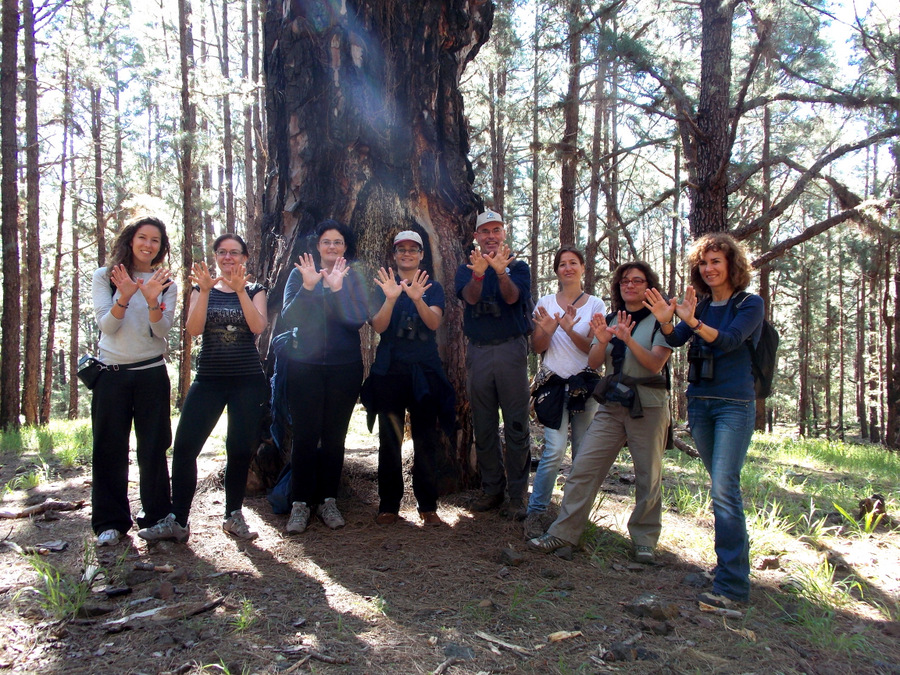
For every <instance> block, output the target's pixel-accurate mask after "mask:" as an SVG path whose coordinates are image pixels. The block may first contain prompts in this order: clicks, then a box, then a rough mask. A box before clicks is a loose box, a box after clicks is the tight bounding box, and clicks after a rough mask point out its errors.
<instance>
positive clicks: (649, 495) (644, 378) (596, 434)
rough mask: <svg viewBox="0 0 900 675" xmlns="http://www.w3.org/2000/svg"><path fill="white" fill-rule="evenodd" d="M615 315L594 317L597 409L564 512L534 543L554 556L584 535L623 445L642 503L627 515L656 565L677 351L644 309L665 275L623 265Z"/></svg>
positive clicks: (637, 548) (615, 287) (617, 277)
mask: <svg viewBox="0 0 900 675" xmlns="http://www.w3.org/2000/svg"><path fill="white" fill-rule="evenodd" d="M610 286H611V288H610V295H611V296H612V306H613V310H614V312H616V313H615V314H613V315H610V319H609V322H608V323H607V320H606V318H605V317H604V316H602V315H600V314H597V315H595V316H594V317H593V319H592V320H591V329H592V331H593V334H594V342H593V344H592V345H591V351H590V354H589V355H588V364H589V365H590V366H591V367H593V368H597V367H599V366H600V365H601V364H605V371H604V372H605V374H604V377H603V378H602V379H601V381H600V384H599V385H598V386H597V389H595V391H594V396H595V397H596V398H598V400H599V401H600V405H599V407H598V409H597V414H596V415H595V416H594V419H593V421H592V422H591V426H590V427H589V428H588V430H587V433H586V434H585V435H584V438H583V439H582V441H581V446H580V447H579V449H578V454H577V455H576V457H575V459H574V462H573V464H572V471H571V472H570V473H569V479H568V480H567V481H566V487H565V492H564V494H563V501H562V506H561V507H560V512H559V517H558V518H557V519H556V521H555V522H554V523H553V524H552V525H551V526H550V528H549V529H548V530H547V533H546V534H544V535H542V536H540V537H537V538H534V539H531V540H530V541H529V542H528V545H529V547H530V548H533V549H536V550H538V551H543V552H545V553H550V552H551V551H555V550H556V549H558V548H562V547H563V546H574V545H576V544H577V543H578V540H579V539H580V538H581V534H582V532H583V531H584V528H585V525H587V522H588V518H589V517H590V514H591V509H593V506H594V500H595V499H596V497H597V492H598V491H599V489H600V485H601V484H602V483H603V480H604V479H605V478H606V474H607V473H609V470H610V468H611V467H612V465H613V462H614V461H615V460H616V457H618V455H619V452H620V451H621V450H622V448H623V447H624V446H625V445H627V446H628V451H629V452H630V453H631V458H632V461H633V462H634V485H635V499H636V503H635V506H634V510H633V511H632V512H631V517H630V518H629V520H628V533H629V534H630V535H631V541H632V544H633V546H634V556H635V560H637V561H638V562H642V563H652V562H653V561H654V559H655V554H654V550H655V548H656V543H657V541H658V539H659V534H660V530H661V529H662V526H661V520H660V519H661V516H662V456H663V450H664V448H665V443H666V433H667V430H668V428H669V392H668V386H667V379H668V378H667V377H666V376H665V375H664V374H663V369H664V367H665V365H666V362H667V361H668V360H669V356H671V354H672V348H671V347H669V346H668V345H667V344H666V340H665V337H664V336H663V335H662V333H661V332H660V330H659V325H658V324H657V322H656V319H655V318H654V316H653V314H652V313H651V312H650V310H649V309H648V308H646V307H645V306H644V296H645V293H646V291H647V290H648V289H657V288H658V286H659V277H657V275H656V273H655V272H654V271H653V270H652V269H651V268H650V266H649V265H648V264H647V263H644V262H630V263H625V264H624V265H620V266H619V267H618V268H617V269H616V271H615V272H614V273H613V277H612V281H611V282H610Z"/></svg>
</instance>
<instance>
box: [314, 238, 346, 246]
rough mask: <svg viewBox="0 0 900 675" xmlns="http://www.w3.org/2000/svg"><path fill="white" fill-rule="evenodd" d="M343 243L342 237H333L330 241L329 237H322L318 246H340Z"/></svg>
mask: <svg viewBox="0 0 900 675" xmlns="http://www.w3.org/2000/svg"><path fill="white" fill-rule="evenodd" d="M343 245H344V240H343V239H335V240H334V241H331V240H330V239H323V240H322V241H320V242H319V246H321V247H322V248H328V247H329V246H334V247H335V248H340V247H341V246H343Z"/></svg>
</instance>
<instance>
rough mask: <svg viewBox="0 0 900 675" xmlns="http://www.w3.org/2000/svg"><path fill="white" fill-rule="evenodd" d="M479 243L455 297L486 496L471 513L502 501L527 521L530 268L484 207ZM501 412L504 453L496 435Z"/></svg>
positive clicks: (461, 272) (509, 513)
mask: <svg viewBox="0 0 900 675" xmlns="http://www.w3.org/2000/svg"><path fill="white" fill-rule="evenodd" d="M475 242H476V244H477V246H476V247H475V250H473V251H472V253H471V255H470V256H469V263H468V264H465V263H464V264H462V265H460V266H459V268H458V269H457V271H456V295H457V296H458V297H459V298H460V299H461V300H462V301H463V302H464V303H465V310H464V313H463V332H464V333H465V334H466V337H468V338H469V346H468V352H467V356H466V367H467V370H468V378H467V384H466V389H467V392H468V395H469V402H470V404H471V406H472V421H473V425H474V428H475V451H476V455H477V458H478V469H479V471H480V472H481V485H482V490H483V493H482V494H481V496H480V497H478V498H477V499H476V500H475V501H474V502H473V503H472V504H471V509H472V510H473V511H489V510H491V509H495V508H498V507H500V506H501V505H504V491H505V492H506V493H507V494H508V500H507V501H506V503H505V505H504V506H503V509H502V510H501V514H502V515H504V516H506V517H508V518H515V519H517V520H522V519H523V518H524V517H525V498H526V497H527V493H528V469H529V466H530V464H531V444H530V435H529V429H528V413H529V400H530V392H529V387H528V373H527V363H526V359H527V356H528V338H527V335H528V332H529V328H530V326H529V322H528V319H527V318H526V314H527V313H528V309H527V307H528V305H527V302H528V300H530V298H531V272H530V271H529V269H528V265H527V264H526V263H524V262H522V261H521V260H515V258H514V256H513V255H512V253H511V251H510V248H509V246H508V245H507V244H506V229H505V227H504V224H503V217H502V216H501V215H500V214H499V213H497V212H496V211H491V210H490V209H486V210H485V211H484V212H483V213H480V214H478V217H477V219H476V221H475ZM500 410H502V411H503V430H504V435H505V437H506V452H505V454H504V452H503V451H502V449H501V447H500V437H499V434H498V432H497V430H498V428H499V424H500V415H499V411H500Z"/></svg>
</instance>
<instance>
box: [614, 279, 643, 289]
mask: <svg viewBox="0 0 900 675" xmlns="http://www.w3.org/2000/svg"><path fill="white" fill-rule="evenodd" d="M646 283H647V280H646V279H641V278H640V277H634V278H632V279H622V280H621V281H620V282H619V286H622V287H623V288H624V287H625V286H643V285H644V284H646Z"/></svg>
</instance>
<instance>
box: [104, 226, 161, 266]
mask: <svg viewBox="0 0 900 675" xmlns="http://www.w3.org/2000/svg"><path fill="white" fill-rule="evenodd" d="M144 225H153V227H155V228H157V229H158V230H159V253H157V254H156V257H155V258H153V261H152V262H151V263H150V265H151V266H152V267H156V266H157V265H158V264H159V263H161V262H162V261H163V259H164V258H167V257H168V256H169V235H168V234H166V226H165V224H164V223H163V221H161V220H160V219H159V218H156V217H154V216H138V217H137V218H134V219H133V220H131V221H129V222H128V223H127V224H126V225H125V227H123V228H122V231H121V232H119V234H118V236H117V237H116V240H115V241H114V242H113V245H112V253H110V255H109V261H108V262H107V265H106V271H107V274H109V270H111V269H112V268H113V267H115V266H116V265H125V269H126V270H128V274H130V275H132V276H133V275H134V253H133V251H132V250H131V242H132V241H133V240H134V235H135V234H137V231H138V230H139V229H140V228H141V227H142V226H144Z"/></svg>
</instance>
